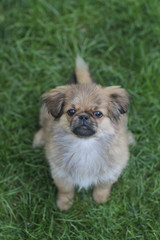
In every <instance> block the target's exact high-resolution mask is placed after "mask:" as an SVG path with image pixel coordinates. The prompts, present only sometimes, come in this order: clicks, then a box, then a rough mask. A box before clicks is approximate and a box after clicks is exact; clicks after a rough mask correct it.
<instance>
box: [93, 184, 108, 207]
mask: <svg viewBox="0 0 160 240" xmlns="http://www.w3.org/2000/svg"><path fill="white" fill-rule="evenodd" d="M109 195H110V188H103V189H102V188H98V187H95V188H94V190H93V199H94V201H95V202H96V203H98V204H101V203H105V202H106V201H107V200H108V198H109Z"/></svg>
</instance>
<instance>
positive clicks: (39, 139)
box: [32, 128, 45, 147]
mask: <svg viewBox="0 0 160 240" xmlns="http://www.w3.org/2000/svg"><path fill="white" fill-rule="evenodd" d="M44 144H45V141H44V130H43V128H41V129H40V130H39V131H38V132H37V133H36V134H35V135H34V138H33V145H32V146H33V147H43V146H44Z"/></svg>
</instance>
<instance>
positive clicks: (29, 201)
mask: <svg viewBox="0 0 160 240" xmlns="http://www.w3.org/2000/svg"><path fill="white" fill-rule="evenodd" d="M77 54H80V55H81V56H82V57H84V59H85V60H86V61H87V62H88V63H89V66H90V69H91V71H92V75H93V77H94V78H95V79H96V81H97V82H98V83H100V84H102V85H103V86H107V85H121V86H123V87H125V88H126V89H127V90H128V91H129V93H130V94H131V95H132V99H131V107H130V111H129V120H128V124H129V128H130V129H131V130H132V131H133V133H134V135H135V138H136V144H135V145H134V146H133V147H132V148H131V157H130V161H129V165H128V167H127V168H126V169H125V171H124V173H123V174H122V176H121V178H120V179H119V181H118V182H117V183H116V184H115V185H114V187H113V191H112V194H111V197H110V200H109V201H108V202H107V203H106V204H104V205H96V204H95V203H94V202H93V200H92V196H91V190H89V191H84V190H82V191H80V192H77V194H76V196H75V202H74V205H73V208H72V209H71V210H69V211H67V212H60V211H59V210H58V208H57V207H56V204H55V199H56V189H55V186H54V185H53V184H52V179H51V177H50V173H49V167H48V165H47V163H46V161H45V157H44V152H43V151H42V150H39V149H33V148H32V138H33V134H34V133H35V132H36V131H37V129H38V112H39V107H40V105H41V100H40V95H41V94H42V93H44V92H45V91H48V90H49V89H51V88H53V87H55V86H58V85H62V84H65V83H66V82H67V81H68V79H69V78H70V76H71V74H72V72H73V68H74V60H75V57H76V55H77ZM0 66H1V70H0V145H1V146H0V240H24V239H25V240H26V239H27V240H32V239H33V240H34V239H37V240H51V239H55V240H57V239H58V240H60V239H64V240H75V239H76V240H77V239H79V240H106V239H107V240H108V239H109V240H110V239H111V240H112V239H113V240H121V239H122V240H124V239H140V240H143V239H144V240H146V239H148V240H158V239H159V238H160V228H159V223H160V208H159V205H160V177H159V176H160V121H159V119H160V101H159V100H160V97H159V95H160V4H159V0H148V1H146V0H125V1H119V0H110V1H106V0H80V1H74V0H68V1H67V0H66V1H58V0H57V1H52V0H37V1H35V0H17V1H14V0H1V1H0Z"/></svg>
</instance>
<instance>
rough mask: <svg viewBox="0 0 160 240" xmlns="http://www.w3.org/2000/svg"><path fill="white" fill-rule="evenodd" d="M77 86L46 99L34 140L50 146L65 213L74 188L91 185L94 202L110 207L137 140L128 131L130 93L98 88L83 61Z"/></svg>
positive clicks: (116, 88)
mask: <svg viewBox="0 0 160 240" xmlns="http://www.w3.org/2000/svg"><path fill="white" fill-rule="evenodd" d="M74 81H75V82H74V83H73V84H70V85H65V86H59V87H56V88H54V89H52V90H51V91H49V92H47V93H44V94H43V95H42V99H43V102H44V103H43V105H42V107H41V110H40V125H41V129H40V130H39V131H38V132H37V133H36V134H35V136H34V140H33V146H34V147H43V146H44V147H45V154H46V158H47V160H48V162H49V165H50V169H51V175H52V177H53V179H54V183H55V185H56V186H57V188H58V194H57V206H58V208H59V209H60V210H67V209H69V208H70V207H71V206H72V204H73V197H74V188H75V186H78V187H79V188H80V189H81V188H85V189H87V188H88V187H90V186H92V187H93V199H94V200H95V201H96V202H97V203H99V204H100V203H104V202H106V201H107V199H108V197H109V194H110V191H111V187H112V185H113V183H115V182H116V181H117V179H118V178H119V176H120V174H121V173H122V170H123V169H124V168H125V167H126V165H127V162H128V159H129V144H131V143H133V141H134V140H133V137H132V134H131V133H130V132H128V131H127V128H126V122H127V116H126V113H127V110H128V106H129V94H128V93H127V91H126V90H125V89H123V88H121V87H119V86H110V87H102V86H100V85H97V84H96V83H94V82H93V81H92V78H91V75H90V71H89V68H88V65H87V64H86V62H85V61H84V60H83V59H82V58H81V57H79V56H78V57H77V59H76V67H75V74H74Z"/></svg>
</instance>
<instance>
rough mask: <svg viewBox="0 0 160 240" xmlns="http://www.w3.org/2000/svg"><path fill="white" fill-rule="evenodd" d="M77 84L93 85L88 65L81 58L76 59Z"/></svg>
mask: <svg viewBox="0 0 160 240" xmlns="http://www.w3.org/2000/svg"><path fill="white" fill-rule="evenodd" d="M75 83H79V84H83V83H92V78H91V76H90V71H89V68H88V65H87V63H86V62H85V61H84V60H83V58H81V57H80V56H77V58H76V66H75Z"/></svg>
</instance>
